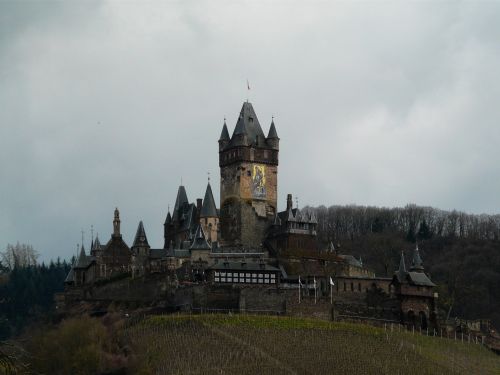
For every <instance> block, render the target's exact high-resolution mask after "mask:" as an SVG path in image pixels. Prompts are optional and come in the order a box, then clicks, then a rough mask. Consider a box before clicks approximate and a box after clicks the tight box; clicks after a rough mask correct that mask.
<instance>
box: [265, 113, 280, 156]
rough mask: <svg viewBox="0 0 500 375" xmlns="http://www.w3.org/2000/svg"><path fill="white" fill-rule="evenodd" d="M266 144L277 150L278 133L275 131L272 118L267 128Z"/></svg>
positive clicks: (278, 142)
mask: <svg viewBox="0 0 500 375" xmlns="http://www.w3.org/2000/svg"><path fill="white" fill-rule="evenodd" d="M266 142H267V144H268V145H269V146H270V147H271V148H273V149H275V150H278V149H279V144H280V139H279V137H278V132H277V131H276V126H275V125H274V117H273V118H272V120H271V126H270V127H269V133H268V134H267V139H266Z"/></svg>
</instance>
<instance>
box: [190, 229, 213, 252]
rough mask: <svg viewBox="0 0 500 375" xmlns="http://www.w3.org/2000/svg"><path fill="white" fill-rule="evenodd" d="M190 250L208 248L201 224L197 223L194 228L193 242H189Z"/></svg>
mask: <svg viewBox="0 0 500 375" xmlns="http://www.w3.org/2000/svg"><path fill="white" fill-rule="evenodd" d="M189 249H190V250H210V249H211V247H210V244H209V243H208V242H207V239H206V237H205V232H204V231H203V228H202V227H201V225H198V228H197V229H196V234H195V236H194V240H193V243H192V244H191V247H190V248H189Z"/></svg>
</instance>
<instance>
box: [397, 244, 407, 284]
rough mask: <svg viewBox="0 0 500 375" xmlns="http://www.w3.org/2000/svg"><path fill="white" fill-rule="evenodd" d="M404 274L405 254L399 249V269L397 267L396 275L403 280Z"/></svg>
mask: <svg viewBox="0 0 500 375" xmlns="http://www.w3.org/2000/svg"><path fill="white" fill-rule="evenodd" d="M405 275H406V265H405V256H404V253H403V252H402V251H401V259H400V260H399V269H398V276H399V279H400V281H402V280H403V278H404V277H405Z"/></svg>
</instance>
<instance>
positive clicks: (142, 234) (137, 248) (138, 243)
mask: <svg viewBox="0 0 500 375" xmlns="http://www.w3.org/2000/svg"><path fill="white" fill-rule="evenodd" d="M149 249H150V246H149V243H148V238H147V237H146V231H145V230H144V225H143V223H142V220H141V221H139V225H138V227H137V232H136V233H135V238H134V244H133V245H132V251H133V252H134V253H135V254H140V255H148V253H149Z"/></svg>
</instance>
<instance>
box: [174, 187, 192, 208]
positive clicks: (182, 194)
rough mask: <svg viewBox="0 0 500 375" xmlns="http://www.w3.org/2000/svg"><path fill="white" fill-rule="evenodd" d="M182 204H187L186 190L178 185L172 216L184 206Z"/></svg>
mask: <svg viewBox="0 0 500 375" xmlns="http://www.w3.org/2000/svg"><path fill="white" fill-rule="evenodd" d="M184 203H189V201H188V197H187V193H186V188H185V187H184V186H183V185H180V186H179V189H178V190H177V198H176V199H175V206H174V215H176V214H177V211H178V210H179V208H181V207H182V206H183V205H184Z"/></svg>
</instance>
